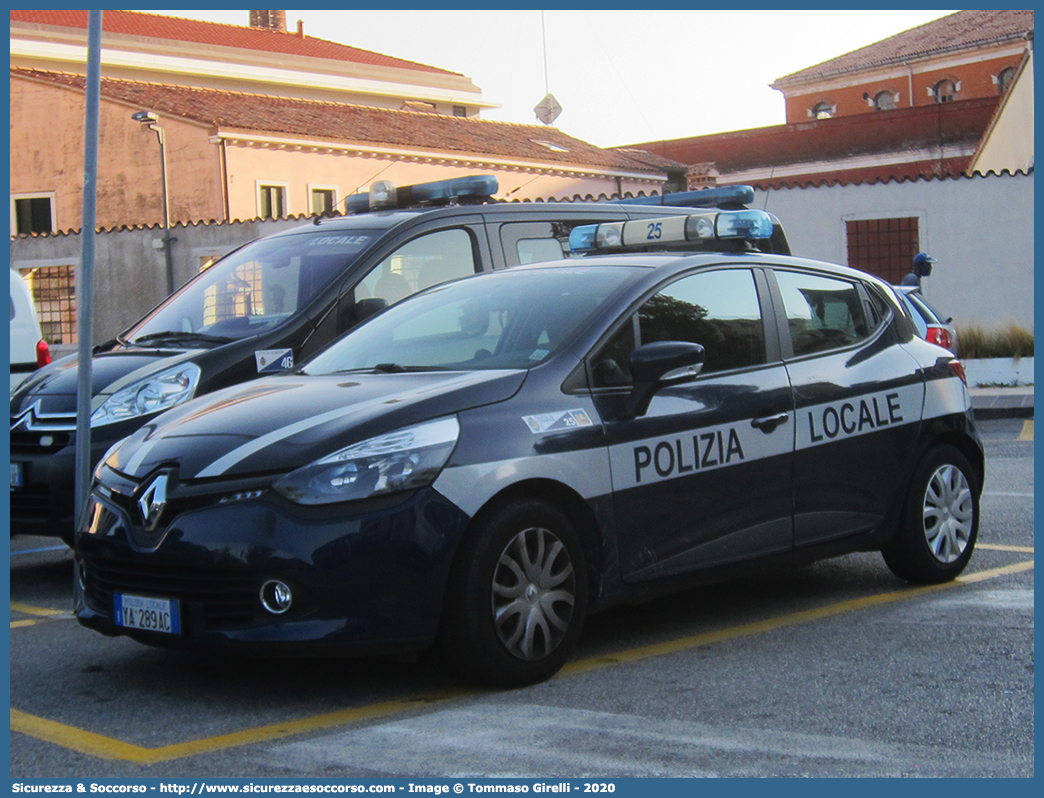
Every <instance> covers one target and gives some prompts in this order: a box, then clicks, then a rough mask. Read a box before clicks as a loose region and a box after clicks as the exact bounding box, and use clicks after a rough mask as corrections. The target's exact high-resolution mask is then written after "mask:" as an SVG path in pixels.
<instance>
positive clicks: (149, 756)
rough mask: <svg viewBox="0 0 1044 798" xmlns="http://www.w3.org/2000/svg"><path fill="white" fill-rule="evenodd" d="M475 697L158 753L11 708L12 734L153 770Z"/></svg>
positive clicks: (348, 712)
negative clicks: (191, 758) (170, 763)
mask: <svg viewBox="0 0 1044 798" xmlns="http://www.w3.org/2000/svg"><path fill="white" fill-rule="evenodd" d="M476 693H477V691H475V690H461V691H459V692H455V693H443V694H440V695H434V696H428V697H423V698H401V699H398V700H395V701H387V702H384V703H381V704H372V705H370V706H367V707H356V708H353V709H343V710H340V711H338V712H329V713H327V714H325V715H316V716H314V717H310V718H302V719H300V720H292V721H285V722H281V723H272V724H269V725H267V726H258V727H255V728H253V729H245V730H243V731H239V732H233V733H232V734H222V735H218V736H217V737H206V738H203V739H200V740H189V741H188V742H184V743H176V744H174V745H165V746H161V747H159V748H144V747H142V746H140V745H133V744H132V743H125V742H123V741H121V740H115V739H113V738H112V737H105V736H104V735H101V734H95V733H93V732H88V731H84V730H82V729H77V728H76V727H75V726H66V725H65V724H63V723H57V722H55V721H53V720H47V719H45V718H39V717H36V716H35V715H30V714H28V713H26V712H22V711H20V710H17V709H15V708H14V707H12V708H11V731H16V732H21V733H22V734H26V735H28V736H30V737H35V738H36V739H38V740H45V741H47V742H50V743H54V744H55V745H60V746H62V747H63V748H68V749H70V750H72V751H78V752H80V753H81V754H88V755H89V756H94V757H98V758H99V759H122V760H125V761H127V762H137V763H139V764H143V765H152V764H155V763H157V762H166V761H169V760H171V759H182V758H184V757H187V756H195V755H198V754H207V753H213V752H214V751H222V750H225V749H227V748H237V747H239V746H243V745H251V744H253V743H260V742H265V741H266V740H275V739H278V738H280V737H291V736H293V735H296V734H304V733H306V732H311V731H320V730H322V729H328V728H332V727H334V726H346V725H349V724H352V723H360V722H362V721H367V720H374V719H377V718H382V717H386V716H388V715H394V714H398V713H402V712H407V711H409V710H415V709H417V708H418V706H421V705H430V704H439V703H442V702H444V701H448V700H450V699H453V698H463V697H465V696H468V695H473V694H476Z"/></svg>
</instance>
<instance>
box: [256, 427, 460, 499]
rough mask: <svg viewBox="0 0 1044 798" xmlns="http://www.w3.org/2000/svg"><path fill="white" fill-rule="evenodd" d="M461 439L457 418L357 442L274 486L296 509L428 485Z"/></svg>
mask: <svg viewBox="0 0 1044 798" xmlns="http://www.w3.org/2000/svg"><path fill="white" fill-rule="evenodd" d="M458 437H460V424H459V423H458V422H457V419H456V417H454V416H450V417H448V418H439V419H436V420H434V421H428V422H425V423H424V424H417V425H416V426H413V427H405V428H403V429H400V430H396V431H395V432H389V433H387V434H386V435H379V436H377V437H376V438H370V439H369V440H367V441H363V442H362V443H356V444H353V445H351V446H348V447H346V448H344V449H341V450H340V451H337V452H334V453H333V454H331V455H330V456H328V457H324V458H323V459H321V460H316V461H315V462H314V463H309V464H308V465H306V466H302V467H301V468H299V469H297V470H296V471H293V472H291V473H289V474H287V475H286V476H285V477H283V478H281V479H279V480H278V481H276V482H275V483H274V484H273V486H272V487H274V488H275V489H276V490H277V491H279V492H280V493H281V494H282V495H283V496H285V497H286V498H287V499H289V500H290V501H292V502H295V503H297V504H331V503H333V502H347V501H353V500H356V499H365V498H368V497H370V496H379V495H381V494H383V493H393V492H395V491H400V490H412V489H414V488H422V487H425V486H427V485H430V484H431V483H432V482H434V481H435V478H436V477H437V476H438V475H439V472H440V471H441V470H442V467H443V466H444V465H446V461H447V460H449V457H450V455H451V454H452V453H453V448H454V447H455V446H456V445H457V438H458Z"/></svg>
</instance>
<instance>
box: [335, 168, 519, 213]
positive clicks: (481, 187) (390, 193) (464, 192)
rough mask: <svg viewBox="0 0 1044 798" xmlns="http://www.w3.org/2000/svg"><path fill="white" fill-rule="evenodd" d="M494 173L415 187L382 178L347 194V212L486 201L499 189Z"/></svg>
mask: <svg viewBox="0 0 1044 798" xmlns="http://www.w3.org/2000/svg"><path fill="white" fill-rule="evenodd" d="M499 187H500V186H499V184H498V183H497V179H496V177H494V176H493V175H468V176H466V177H454V178H450V179H449V180H435V181H433V182H431V183H417V184H415V185H412V186H398V187H396V186H395V185H394V184H392V183H391V182H389V181H387V180H378V181H377V182H375V183H374V184H373V185H372V186H371V187H370V191H368V192H366V193H363V194H352V195H351V196H350V197H345V200H344V210H345V213H367V212H369V211H371V210H391V209H395V208H409V207H411V206H414V205H435V204H446V203H449V202H452V201H453V200H457V201H460V200H468V199H475V200H478V199H481V200H486V199H489V198H490V197H492V196H493V195H494V194H496V193H497V190H498V189H499Z"/></svg>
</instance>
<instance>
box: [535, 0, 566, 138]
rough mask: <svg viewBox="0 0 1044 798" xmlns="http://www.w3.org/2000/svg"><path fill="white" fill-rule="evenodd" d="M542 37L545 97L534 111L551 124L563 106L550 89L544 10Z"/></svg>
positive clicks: (541, 19) (538, 116) (547, 123)
mask: <svg viewBox="0 0 1044 798" xmlns="http://www.w3.org/2000/svg"><path fill="white" fill-rule="evenodd" d="M540 38H541V41H542V42H543V45H544V99H542V100H541V101H540V102H539V103H537V106H536V108H534V109H533V112H534V113H535V114H536V116H537V119H539V120H540V121H541V122H543V123H544V124H545V125H550V124H551V123H552V122H554V121H555V119H557V118H558V115H559V114H560V113H562V106H561V105H559V104H558V100H556V99H555V95H553V94H552V93H551V92H550V91H549V90H548V83H547V30H546V29H545V27H544V12H543V11H541V12H540Z"/></svg>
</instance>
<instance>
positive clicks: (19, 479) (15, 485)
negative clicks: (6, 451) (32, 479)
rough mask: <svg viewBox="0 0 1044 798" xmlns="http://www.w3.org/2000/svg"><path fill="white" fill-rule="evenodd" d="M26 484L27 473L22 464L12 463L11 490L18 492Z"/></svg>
mask: <svg viewBox="0 0 1044 798" xmlns="http://www.w3.org/2000/svg"><path fill="white" fill-rule="evenodd" d="M24 484H25V472H24V471H22V464H21V463H11V490H18V489H19V488H21V487H22V486H23V485H24Z"/></svg>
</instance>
